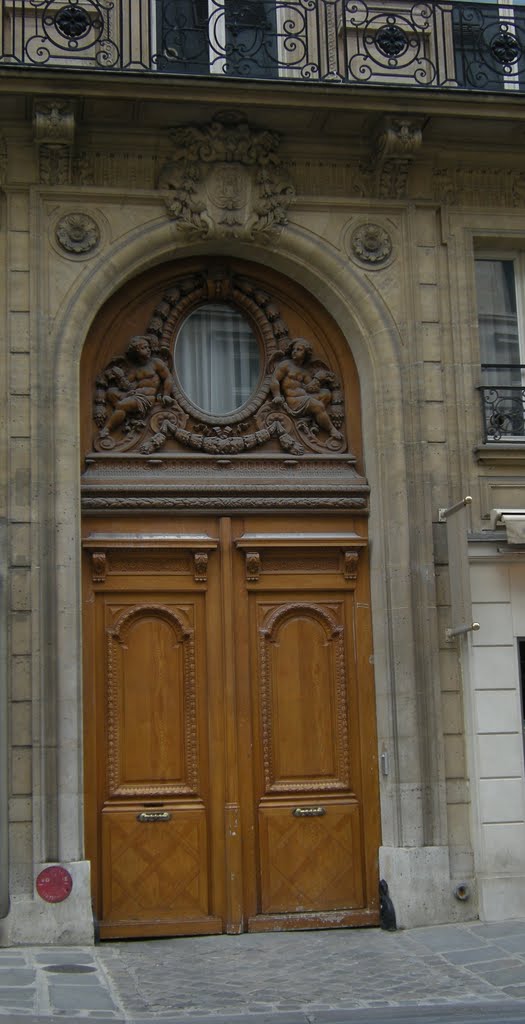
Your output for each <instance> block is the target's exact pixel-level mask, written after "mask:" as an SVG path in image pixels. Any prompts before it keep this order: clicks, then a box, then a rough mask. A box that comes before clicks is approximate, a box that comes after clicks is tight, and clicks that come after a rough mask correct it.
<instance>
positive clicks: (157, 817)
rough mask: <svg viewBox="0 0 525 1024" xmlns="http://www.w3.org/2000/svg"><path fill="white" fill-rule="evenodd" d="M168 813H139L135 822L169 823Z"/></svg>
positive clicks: (169, 815) (169, 816)
mask: <svg viewBox="0 0 525 1024" xmlns="http://www.w3.org/2000/svg"><path fill="white" fill-rule="evenodd" d="M170 820H171V814H170V812H169V811H141V812H140V814H137V821H170Z"/></svg>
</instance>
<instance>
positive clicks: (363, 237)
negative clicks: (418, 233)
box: [347, 224, 393, 269]
mask: <svg viewBox="0 0 525 1024" xmlns="http://www.w3.org/2000/svg"><path fill="white" fill-rule="evenodd" d="M347 237H348V242H347V251H348V255H349V256H350V257H351V258H352V259H353V260H355V261H356V262H357V263H360V264H361V265H363V266H367V267H368V268H369V269H380V268H382V267H384V266H385V265H386V264H387V263H389V262H390V260H391V257H392V249H393V246H392V239H391V237H390V235H389V233H388V231H386V229H385V228H383V227H381V225H380V224H360V225H359V227H356V228H355V229H354V230H353V231H352V232H351V234H350V235H349V236H347Z"/></svg>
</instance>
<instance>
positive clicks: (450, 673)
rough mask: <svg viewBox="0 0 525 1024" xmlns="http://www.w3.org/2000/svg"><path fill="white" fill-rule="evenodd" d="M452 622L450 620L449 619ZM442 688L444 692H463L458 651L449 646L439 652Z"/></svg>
mask: <svg viewBox="0 0 525 1024" xmlns="http://www.w3.org/2000/svg"><path fill="white" fill-rule="evenodd" d="M448 621H449V622H450V618H449V619H448ZM439 665H440V673H439V678H440V680H441V688H442V690H443V691H448V692H452V691H456V692H457V691H458V690H461V669H460V664H459V660H458V656H457V653H456V650H455V649H454V648H453V647H450V646H448V647H447V648H446V649H445V650H442V651H440V652H439Z"/></svg>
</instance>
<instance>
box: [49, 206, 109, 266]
mask: <svg viewBox="0 0 525 1024" xmlns="http://www.w3.org/2000/svg"><path fill="white" fill-rule="evenodd" d="M55 234H56V238H57V242H58V244H59V245H60V246H61V248H62V249H65V251H66V252H69V253H73V254H74V255H75V256H81V255H86V254H87V253H89V252H92V250H93V249H96V247H97V245H98V243H99V241H100V228H99V226H98V224H97V222H96V221H95V220H93V217H90V216H89V214H87V213H68V214H66V215H65V216H64V217H61V218H60V220H59V222H58V224H57V226H56V229H55Z"/></svg>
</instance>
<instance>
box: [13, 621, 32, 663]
mask: <svg viewBox="0 0 525 1024" xmlns="http://www.w3.org/2000/svg"><path fill="white" fill-rule="evenodd" d="M10 626H11V653H12V654H14V655H17V654H30V653H31V615H30V613H29V612H12V613H11V617H10Z"/></svg>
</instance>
